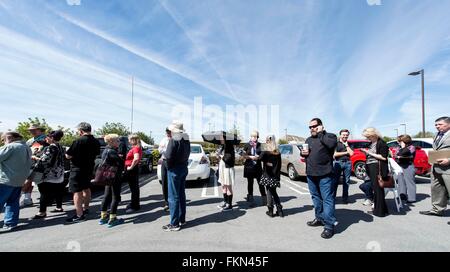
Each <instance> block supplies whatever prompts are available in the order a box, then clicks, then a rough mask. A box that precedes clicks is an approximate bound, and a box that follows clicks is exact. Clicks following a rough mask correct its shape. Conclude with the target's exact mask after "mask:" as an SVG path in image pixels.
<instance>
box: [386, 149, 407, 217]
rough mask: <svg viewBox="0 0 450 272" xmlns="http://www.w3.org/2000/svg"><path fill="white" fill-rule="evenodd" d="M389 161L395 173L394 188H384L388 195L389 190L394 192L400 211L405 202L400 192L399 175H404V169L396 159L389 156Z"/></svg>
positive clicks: (390, 170) (392, 171)
mask: <svg viewBox="0 0 450 272" xmlns="http://www.w3.org/2000/svg"><path fill="white" fill-rule="evenodd" d="M388 162H389V172H391V173H393V178H394V188H384V195H385V196H387V195H388V193H389V192H392V193H393V194H394V201H395V206H396V207H397V212H400V209H401V208H403V203H402V199H401V198H400V194H399V193H398V176H399V175H403V170H402V168H401V167H400V166H399V165H398V164H397V163H396V162H395V160H394V159H392V158H389V159H388Z"/></svg>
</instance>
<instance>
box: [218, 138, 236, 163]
mask: <svg viewBox="0 0 450 272" xmlns="http://www.w3.org/2000/svg"><path fill="white" fill-rule="evenodd" d="M239 142H240V141H231V140H228V141H225V144H224V145H222V147H221V148H220V152H221V153H223V158H222V160H223V162H225V167H226V168H232V167H234V165H235V163H236V156H235V154H234V146H235V145H238V144H239Z"/></svg>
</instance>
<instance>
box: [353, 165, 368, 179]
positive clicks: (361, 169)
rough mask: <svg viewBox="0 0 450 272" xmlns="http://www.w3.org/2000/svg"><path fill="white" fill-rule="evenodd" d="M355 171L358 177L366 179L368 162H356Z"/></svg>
mask: <svg viewBox="0 0 450 272" xmlns="http://www.w3.org/2000/svg"><path fill="white" fill-rule="evenodd" d="M354 172H355V176H356V177H357V178H358V179H362V180H364V179H365V178H366V176H367V173H366V164H365V163H364V162H357V163H355V169H354Z"/></svg>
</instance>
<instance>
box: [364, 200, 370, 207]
mask: <svg viewBox="0 0 450 272" xmlns="http://www.w3.org/2000/svg"><path fill="white" fill-rule="evenodd" d="M363 205H364V206H371V205H372V201H371V200H370V199H366V200H365V201H364V202H363Z"/></svg>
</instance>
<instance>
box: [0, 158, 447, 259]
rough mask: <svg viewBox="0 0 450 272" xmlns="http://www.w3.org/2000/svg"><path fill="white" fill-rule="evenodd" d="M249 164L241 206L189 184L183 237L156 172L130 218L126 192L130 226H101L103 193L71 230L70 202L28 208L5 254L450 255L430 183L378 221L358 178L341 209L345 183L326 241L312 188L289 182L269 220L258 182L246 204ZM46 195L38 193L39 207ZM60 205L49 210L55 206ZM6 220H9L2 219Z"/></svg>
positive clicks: (0, 242) (3, 247)
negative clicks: (281, 213) (43, 210)
mask: <svg viewBox="0 0 450 272" xmlns="http://www.w3.org/2000/svg"><path fill="white" fill-rule="evenodd" d="M242 176H243V171H242V167H237V168H236V182H235V184H234V187H233V188H234V199H233V202H234V209H233V210H232V211H229V212H221V211H220V210H219V209H218V208H217V207H216V206H217V205H218V204H220V203H221V202H222V197H221V196H222V192H221V189H220V185H219V184H218V183H217V181H215V179H214V178H211V179H210V181H209V183H207V184H203V183H199V182H198V181H192V182H188V183H187V189H186V194H187V225H186V226H184V227H183V228H182V230H181V231H179V232H164V231H163V230H162V226H163V225H165V224H168V223H169V214H168V213H167V212H165V211H164V210H163V208H162V207H163V197H162V191H161V185H160V183H159V182H158V181H157V179H156V176H155V173H154V174H152V175H146V176H142V177H141V180H140V182H141V205H142V209H141V210H140V211H139V212H138V213H136V214H129V215H125V206H126V204H128V203H129V199H130V193H129V190H128V188H127V186H126V185H124V187H123V189H124V190H123V195H122V203H121V205H120V207H119V212H118V213H119V217H122V218H124V219H125V223H124V224H123V225H119V226H116V227H114V228H111V229H108V228H107V227H106V226H100V225H98V218H99V209H100V204H101V193H100V192H97V193H95V194H94V198H93V201H92V207H91V214H90V215H89V220H88V221H86V222H82V223H78V224H72V225H66V223H65V219H66V218H67V214H71V213H72V212H73V205H72V203H71V201H70V198H67V202H65V204H64V208H65V210H66V212H67V213H65V214H50V213H49V214H48V215H49V216H48V217H47V218H46V219H44V220H38V221H36V220H30V219H29V218H31V217H33V215H34V214H36V212H37V211H38V210H37V205H36V204H35V206H34V207H28V208H24V209H22V210H21V214H20V227H19V228H18V229H17V230H16V231H14V232H10V233H0V251H40V252H42V251H57V252H63V251H89V252H91V251H169V252H171V251H183V252H184V251H192V252H199V251H225V252H241V251H248V252H262V251H271V252H280V251H281V252H283V251H295V252H297V251H302V252H303V251H331V252H344V251H345V252H346V251H351V252H354V251H357V252H367V251H450V242H449V239H448V237H450V225H448V224H447V222H448V221H450V213H449V212H446V213H445V215H444V217H432V216H424V215H420V214H419V211H421V210H427V209H429V208H430V205H431V203H430V202H431V201H430V180H429V179H427V178H421V177H418V178H417V193H418V195H417V198H418V202H417V203H415V204H413V205H405V206H404V207H403V209H402V210H401V211H400V212H397V211H396V208H395V203H394V199H393V194H392V193H390V194H388V195H387V197H386V198H387V202H388V206H389V209H390V212H391V214H390V215H389V216H387V217H385V218H377V217H373V216H372V215H370V214H368V213H367V211H369V210H370V207H366V206H363V205H362V202H363V200H364V195H363V194H362V192H361V191H360V190H359V188H358V184H359V183H360V182H361V181H359V180H357V179H356V178H352V181H353V183H354V184H352V185H351V187H350V203H349V204H342V202H341V198H340V197H339V196H340V195H341V189H342V186H339V190H338V198H337V204H336V217H337V220H338V224H337V226H336V235H335V236H334V237H333V238H332V239H330V240H324V239H322V238H321V237H320V234H321V232H322V228H311V227H308V226H307V225H306V222H307V221H309V220H311V219H313V218H314V211H313V206H312V201H311V196H310V195H309V191H308V186H307V183H306V182H305V181H304V180H299V181H290V180H289V178H288V177H287V176H283V177H282V182H281V188H279V190H278V191H279V195H280V197H281V201H282V204H283V206H284V210H285V214H286V217H284V218H279V217H276V218H269V217H268V216H267V215H266V214H265V212H266V207H262V206H261V205H260V203H261V198H260V197H259V191H258V188H257V186H256V184H255V186H254V192H255V203H256V204H257V205H256V206H255V207H251V206H250V205H249V203H247V202H246V201H245V200H244V197H245V196H246V194H247V182H246V180H244V178H243V177H242ZM38 197H39V193H38V192H37V191H36V189H35V192H34V193H33V199H34V201H35V202H37V199H38ZM52 208H53V207H51V208H49V210H50V209H52ZM1 218H3V215H2V216H1Z"/></svg>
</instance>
